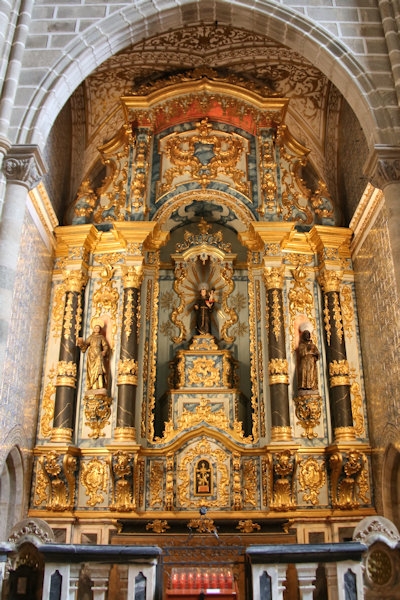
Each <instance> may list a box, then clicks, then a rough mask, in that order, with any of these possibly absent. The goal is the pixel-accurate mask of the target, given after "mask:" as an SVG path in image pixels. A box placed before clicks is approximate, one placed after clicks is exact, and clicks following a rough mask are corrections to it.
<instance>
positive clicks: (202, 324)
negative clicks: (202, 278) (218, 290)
mask: <svg viewBox="0 0 400 600" xmlns="http://www.w3.org/2000/svg"><path fill="white" fill-rule="evenodd" d="M214 302H215V298H214V290H211V292H210V293H209V294H208V292H207V289H206V288H205V287H202V288H201V289H200V296H199V298H198V299H197V300H196V302H195V304H194V310H195V311H196V328H197V331H198V332H199V334H200V335H204V334H207V333H211V312H212V310H213V308H214Z"/></svg>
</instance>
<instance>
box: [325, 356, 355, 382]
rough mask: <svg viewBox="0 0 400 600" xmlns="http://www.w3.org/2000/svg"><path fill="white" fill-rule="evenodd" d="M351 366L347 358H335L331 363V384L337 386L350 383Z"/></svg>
mask: <svg viewBox="0 0 400 600" xmlns="http://www.w3.org/2000/svg"><path fill="white" fill-rule="evenodd" d="M350 384H351V382H350V367H349V363H348V362H347V360H333V361H332V362H330V363H329V385H330V387H331V388H332V387H337V386H340V385H348V386H349V385H350Z"/></svg>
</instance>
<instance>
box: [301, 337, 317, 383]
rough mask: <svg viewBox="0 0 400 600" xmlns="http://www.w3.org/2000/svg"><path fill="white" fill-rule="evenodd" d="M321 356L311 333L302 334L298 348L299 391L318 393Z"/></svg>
mask: <svg viewBox="0 0 400 600" xmlns="http://www.w3.org/2000/svg"><path fill="white" fill-rule="evenodd" d="M319 356H320V355H319V350H318V348H317V346H316V345H315V344H314V342H313V341H312V339H311V333H310V332H309V331H308V329H306V330H305V331H303V332H302V334H301V337H300V343H299V347H298V348H297V357H298V362H297V365H298V373H297V387H298V389H299V390H306V391H309V392H312V391H314V393H315V391H318V371H317V360H319Z"/></svg>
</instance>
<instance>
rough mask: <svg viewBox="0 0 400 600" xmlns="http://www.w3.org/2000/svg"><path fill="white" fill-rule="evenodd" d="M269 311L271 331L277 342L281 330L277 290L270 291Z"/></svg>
mask: <svg viewBox="0 0 400 600" xmlns="http://www.w3.org/2000/svg"><path fill="white" fill-rule="evenodd" d="M270 311H271V314H272V331H273V332H274V336H275V339H276V341H277V342H278V341H279V338H280V334H281V329H282V306H281V299H280V295H279V293H278V290H272V307H270Z"/></svg>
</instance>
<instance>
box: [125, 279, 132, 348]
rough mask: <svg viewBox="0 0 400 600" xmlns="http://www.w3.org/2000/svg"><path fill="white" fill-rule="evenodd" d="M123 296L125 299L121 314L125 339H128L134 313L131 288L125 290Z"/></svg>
mask: <svg viewBox="0 0 400 600" xmlns="http://www.w3.org/2000/svg"><path fill="white" fill-rule="evenodd" d="M125 297H126V300H125V306H124V315H123V320H124V332H125V335H126V337H127V339H129V338H130V335H131V333H132V324H133V315H134V312H133V292H132V290H131V289H128V290H127V292H126V296H125Z"/></svg>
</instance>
